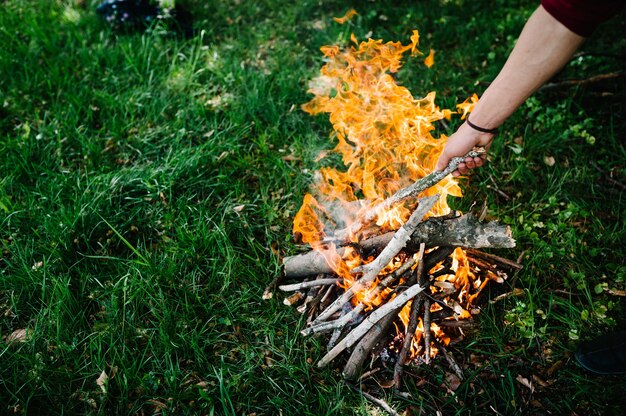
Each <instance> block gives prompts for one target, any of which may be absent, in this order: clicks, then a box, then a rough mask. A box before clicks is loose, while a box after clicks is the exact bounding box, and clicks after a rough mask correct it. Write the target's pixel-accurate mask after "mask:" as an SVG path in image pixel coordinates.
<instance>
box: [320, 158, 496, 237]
mask: <svg viewBox="0 0 626 416" xmlns="http://www.w3.org/2000/svg"><path fill="white" fill-rule="evenodd" d="M484 154H485V150H484V149H483V150H480V151H476V150H471V151H469V152H468V153H467V154H466V155H465V156H463V157H453V158H452V159H450V161H449V162H448V166H446V168H445V169H444V170H442V171H434V172H431V173H429V174H428V175H426V176H424V177H423V178H421V179H418V180H417V181H415V182H414V183H413V184H412V185H409V186H407V187H406V188H402V189H400V190H399V191H398V192H396V193H395V194H393V195H391V196H390V197H389V198H387V199H385V200H384V201H382V202H381V203H379V204H377V205H375V206H374V207H372V208H370V209H368V210H367V211H366V212H365V213H364V214H363V218H362V219H361V220H357V221H355V222H354V223H352V225H350V226H349V227H347V228H345V229H343V230H339V231H337V232H335V234H334V235H333V236H332V237H330V239H332V240H347V239H348V238H349V237H350V236H351V235H354V234H356V233H358V232H359V231H360V230H361V228H363V227H364V226H366V225H367V224H369V223H371V222H372V221H374V220H375V219H376V217H377V216H378V215H379V213H380V212H383V211H386V210H388V209H389V208H391V207H392V206H393V205H395V204H398V203H400V202H403V201H405V200H407V199H409V198H411V197H415V196H417V195H419V194H420V193H421V192H423V191H425V190H426V189H428V188H430V187H432V186H434V185H436V184H438V183H439V182H440V181H441V180H442V179H444V178H445V177H446V176H448V175H449V174H451V173H452V172H454V171H455V170H457V168H458V167H459V164H460V163H461V162H463V161H464V160H465V158H467V157H478V156H481V155H484Z"/></svg>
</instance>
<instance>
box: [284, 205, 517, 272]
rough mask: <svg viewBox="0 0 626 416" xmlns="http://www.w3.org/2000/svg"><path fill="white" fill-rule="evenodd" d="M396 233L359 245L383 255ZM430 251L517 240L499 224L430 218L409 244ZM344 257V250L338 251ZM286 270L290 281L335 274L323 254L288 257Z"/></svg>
mask: <svg viewBox="0 0 626 416" xmlns="http://www.w3.org/2000/svg"><path fill="white" fill-rule="evenodd" d="M392 238H393V232H391V233H386V234H382V235H379V236H376V237H373V238H370V239H367V240H364V241H361V242H360V243H359V246H360V247H361V250H362V251H363V252H370V251H380V250H382V249H383V248H384V247H386V246H387V244H389V241H391V239H392ZM422 242H424V243H426V244H427V245H428V246H429V247H472V248H484V247H493V248H512V247H515V240H514V239H513V238H512V236H511V228H510V227H508V226H504V225H500V224H498V223H496V222H489V223H481V222H478V221H477V220H476V218H475V217H473V216H471V215H469V214H467V215H463V216H461V217H458V218H453V219H446V220H439V219H437V218H429V219H428V220H426V221H424V222H423V223H421V224H419V225H418V226H417V227H416V229H415V232H414V233H413V235H412V236H411V239H410V240H409V241H408V242H407V250H414V251H417V250H418V248H419V244H420V243H422ZM337 251H338V253H339V255H340V256H341V255H343V252H344V249H343V248H340V249H338V250H337ZM283 270H284V274H285V276H286V277H289V278H295V277H304V276H310V275H313V274H318V273H332V271H333V270H332V268H331V267H330V266H329V265H328V263H327V262H326V257H325V256H324V253H323V252H320V251H309V252H308V253H305V254H300V255H296V256H290V257H285V258H284V259H283Z"/></svg>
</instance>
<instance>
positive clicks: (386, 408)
mask: <svg viewBox="0 0 626 416" xmlns="http://www.w3.org/2000/svg"><path fill="white" fill-rule="evenodd" d="M346 384H347V385H348V386H349V387H350V388H351V389H352V390H354V391H356V392H357V393H361V394H362V395H363V397H365V398H366V399H367V400H369V401H370V402H372V403H374V404H375V405H376V406H378V407H380V408H381V409H383V410H384V411H385V412H387V413H389V414H390V415H391V416H400V413H398V412H396V411H395V410H393V408H392V407H391V406H389V405H388V404H387V402H385V401H384V400H382V399H378V398H376V397H374V396H372V395H371V394H369V393H367V392H365V391H363V390H360V389H359V388H358V387H357V386H354V385H352V384H350V383H346Z"/></svg>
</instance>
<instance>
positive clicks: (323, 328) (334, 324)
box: [300, 257, 439, 336]
mask: <svg viewBox="0 0 626 416" xmlns="http://www.w3.org/2000/svg"><path fill="white" fill-rule="evenodd" d="M415 261H416V260H415V258H414V257H411V258H409V259H408V260H407V261H406V262H404V264H403V265H402V266H400V267H399V268H398V269H397V270H395V271H394V272H393V273H390V274H389V275H388V276H387V277H385V278H384V279H383V280H381V281H380V283H378V285H376V287H375V288H374V289H373V290H372V291H371V292H370V293H369V294H368V298H369V299H372V298H375V297H376V296H378V295H379V294H380V292H382V291H383V290H384V289H386V288H387V287H389V286H390V285H391V284H392V283H393V282H394V281H396V280H397V279H398V278H399V277H401V276H402V275H403V274H404V273H406V272H407V271H408V270H409V269H410V268H411V267H413V265H414V264H415ZM438 262H439V261H437V262H436V263H438ZM436 263H435V264H436ZM364 309H365V303H364V302H359V304H358V305H356V306H355V307H354V309H352V311H351V312H350V313H349V314H346V315H344V316H342V317H341V318H339V319H335V320H334V321H330V322H322V323H319V324H317V325H315V323H313V325H314V326H311V327H309V328H306V329H304V330H302V331H300V333H301V334H302V335H304V336H307V335H312V334H316V333H320V332H327V331H331V330H334V329H335V328H340V327H343V326H345V325H346V324H347V323H348V322H350V321H351V320H352V319H354V318H356V317H357V316H358V315H359V314H360V313H361V312H363V310H364Z"/></svg>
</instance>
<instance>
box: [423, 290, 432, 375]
mask: <svg viewBox="0 0 626 416" xmlns="http://www.w3.org/2000/svg"><path fill="white" fill-rule="evenodd" d="M423 322H424V361H425V362H426V364H428V363H430V342H431V340H432V333H431V330H430V326H431V319H430V299H429V298H426V299H425V300H424V321H423Z"/></svg>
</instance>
